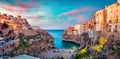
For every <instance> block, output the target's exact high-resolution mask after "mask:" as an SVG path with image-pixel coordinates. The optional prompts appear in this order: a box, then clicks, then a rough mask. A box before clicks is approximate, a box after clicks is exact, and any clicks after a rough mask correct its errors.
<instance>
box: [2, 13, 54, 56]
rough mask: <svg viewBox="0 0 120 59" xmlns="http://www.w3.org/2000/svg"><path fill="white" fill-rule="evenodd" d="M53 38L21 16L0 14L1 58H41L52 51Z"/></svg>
mask: <svg viewBox="0 0 120 59" xmlns="http://www.w3.org/2000/svg"><path fill="white" fill-rule="evenodd" d="M53 47H54V46H53V37H52V36H51V35H50V34H48V32H47V31H45V30H42V29H40V27H38V26H31V25H30V24H29V22H27V20H26V19H25V18H22V17H21V16H18V17H14V16H12V15H7V14H0V57H4V56H9V57H10V56H16V55H21V54H27V55H31V56H36V57H39V53H40V52H41V51H46V50H49V49H52V48H53Z"/></svg>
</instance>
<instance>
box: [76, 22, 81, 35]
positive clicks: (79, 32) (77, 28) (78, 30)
mask: <svg viewBox="0 0 120 59" xmlns="http://www.w3.org/2000/svg"><path fill="white" fill-rule="evenodd" d="M74 30H75V31H76V32H77V33H76V34H79V35H80V34H82V33H83V25H82V24H77V25H74Z"/></svg>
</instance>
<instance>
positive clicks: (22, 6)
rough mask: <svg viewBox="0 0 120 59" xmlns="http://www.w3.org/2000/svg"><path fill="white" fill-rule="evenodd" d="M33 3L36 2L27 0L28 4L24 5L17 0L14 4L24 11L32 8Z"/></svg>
mask: <svg viewBox="0 0 120 59" xmlns="http://www.w3.org/2000/svg"><path fill="white" fill-rule="evenodd" d="M35 1H36V0H29V3H28V4H26V3H22V2H21V0H18V1H17V2H16V6H19V7H21V8H24V9H29V8H32V7H33V6H34V4H35Z"/></svg>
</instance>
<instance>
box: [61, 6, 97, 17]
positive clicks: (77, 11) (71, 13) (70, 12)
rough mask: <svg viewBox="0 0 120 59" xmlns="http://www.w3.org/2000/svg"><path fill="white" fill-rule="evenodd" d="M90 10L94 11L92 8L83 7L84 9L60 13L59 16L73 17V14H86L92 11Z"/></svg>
mask: <svg viewBox="0 0 120 59" xmlns="http://www.w3.org/2000/svg"><path fill="white" fill-rule="evenodd" d="M92 10H95V9H94V8H92V7H85V8H82V9H75V10H72V11H69V12H65V13H62V14H60V15H59V16H66V15H75V14H79V13H81V12H87V11H92Z"/></svg>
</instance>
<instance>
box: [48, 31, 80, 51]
mask: <svg viewBox="0 0 120 59" xmlns="http://www.w3.org/2000/svg"><path fill="white" fill-rule="evenodd" d="M63 32H64V30H48V33H49V34H51V35H52V36H53V37H54V47H55V48H56V49H77V48H78V47H79V45H78V44H75V43H72V42H64V41H62V34H63Z"/></svg>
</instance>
